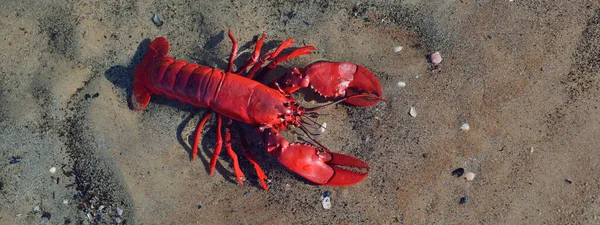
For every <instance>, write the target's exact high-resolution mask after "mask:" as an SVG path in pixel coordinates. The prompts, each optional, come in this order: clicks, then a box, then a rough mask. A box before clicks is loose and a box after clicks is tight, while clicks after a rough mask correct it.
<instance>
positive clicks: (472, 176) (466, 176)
mask: <svg viewBox="0 0 600 225" xmlns="http://www.w3.org/2000/svg"><path fill="white" fill-rule="evenodd" d="M465 179H467V180H468V181H472V180H473V179H475V174H474V173H472V172H468V173H465Z"/></svg>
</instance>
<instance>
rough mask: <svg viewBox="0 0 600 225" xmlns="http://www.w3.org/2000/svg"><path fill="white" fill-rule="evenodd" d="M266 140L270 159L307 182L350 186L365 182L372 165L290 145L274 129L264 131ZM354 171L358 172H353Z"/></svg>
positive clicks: (355, 159) (305, 145) (332, 153)
mask: <svg viewBox="0 0 600 225" xmlns="http://www.w3.org/2000/svg"><path fill="white" fill-rule="evenodd" d="M263 132H264V133H263V135H264V136H263V139H264V140H265V144H266V146H267V150H268V151H269V153H270V154H271V156H273V157H275V158H276V159H277V160H278V161H279V162H280V163H281V164H282V165H284V166H285V167H287V168H288V169H289V170H291V171H293V172H295V173H296V174H298V175H300V176H302V177H304V178H305V179H307V180H309V181H311V182H313V183H316V184H321V185H328V186H348V185H353V184H356V183H359V182H361V181H362V180H364V179H365V178H366V177H367V175H368V172H362V171H359V170H361V169H362V170H368V169H369V165H367V163H365V162H363V161H362V160H360V159H357V158H354V157H352V156H349V155H344V154H339V153H334V152H330V151H329V150H325V151H320V150H319V149H317V148H316V147H314V146H312V145H310V144H305V143H289V142H288V141H287V140H285V139H284V138H283V137H282V136H281V135H280V134H279V132H278V131H277V130H276V129H274V128H267V130H265V131H263ZM350 168H354V169H355V170H351V169H350Z"/></svg>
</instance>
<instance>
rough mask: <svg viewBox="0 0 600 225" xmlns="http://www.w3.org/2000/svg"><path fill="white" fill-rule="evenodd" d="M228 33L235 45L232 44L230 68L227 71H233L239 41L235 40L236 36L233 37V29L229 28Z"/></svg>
mask: <svg viewBox="0 0 600 225" xmlns="http://www.w3.org/2000/svg"><path fill="white" fill-rule="evenodd" d="M227 35H228V36H229V39H231V42H232V43H233V45H232V46H231V55H230V56H229V68H228V69H227V72H231V71H233V61H234V60H235V58H236V55H237V51H238V43H237V41H236V40H235V37H233V34H232V33H231V30H229V31H228V32H227Z"/></svg>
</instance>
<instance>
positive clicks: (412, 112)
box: [408, 106, 417, 117]
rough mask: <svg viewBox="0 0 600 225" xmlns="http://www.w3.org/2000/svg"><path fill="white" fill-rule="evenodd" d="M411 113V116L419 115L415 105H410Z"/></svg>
mask: <svg viewBox="0 0 600 225" xmlns="http://www.w3.org/2000/svg"><path fill="white" fill-rule="evenodd" d="M408 113H409V114H410V116H412V117H417V110H416V109H415V107H412V106H411V107H410V111H409V112H408Z"/></svg>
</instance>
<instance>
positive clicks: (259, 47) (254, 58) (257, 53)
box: [235, 34, 267, 74]
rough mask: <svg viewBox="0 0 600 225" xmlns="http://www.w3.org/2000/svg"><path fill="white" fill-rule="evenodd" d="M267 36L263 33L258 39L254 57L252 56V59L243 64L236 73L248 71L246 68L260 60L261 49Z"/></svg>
mask: <svg viewBox="0 0 600 225" xmlns="http://www.w3.org/2000/svg"><path fill="white" fill-rule="evenodd" d="M266 37H267V35H266V34H263V35H262V36H261V37H260V38H259V39H258V40H257V41H256V45H255V46H254V54H253V55H252V57H250V59H249V60H248V62H246V65H244V66H242V68H241V69H239V70H238V71H236V72H235V73H236V74H241V73H242V72H243V71H246V69H248V67H250V66H252V65H254V63H256V62H257V61H258V57H259V56H260V50H261V48H262V46H263V42H264V40H265V38H266Z"/></svg>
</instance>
